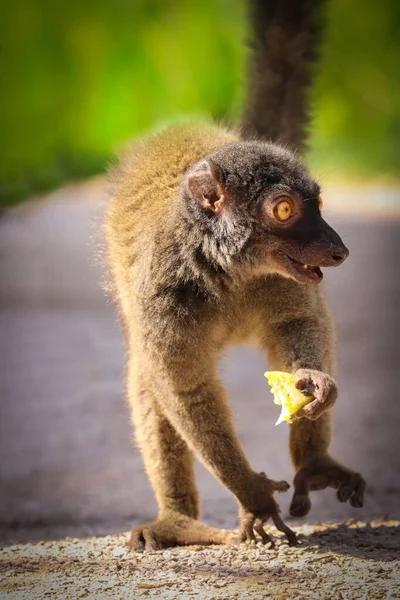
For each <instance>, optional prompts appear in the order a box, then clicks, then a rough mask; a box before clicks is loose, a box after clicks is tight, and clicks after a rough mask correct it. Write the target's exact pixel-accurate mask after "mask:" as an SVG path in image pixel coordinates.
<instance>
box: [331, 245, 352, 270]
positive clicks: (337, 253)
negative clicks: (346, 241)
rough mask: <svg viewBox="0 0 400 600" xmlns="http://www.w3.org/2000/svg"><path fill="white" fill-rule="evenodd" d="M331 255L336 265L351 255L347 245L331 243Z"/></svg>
mask: <svg viewBox="0 0 400 600" xmlns="http://www.w3.org/2000/svg"><path fill="white" fill-rule="evenodd" d="M329 254H330V257H331V259H332V261H333V263H334V266H335V267H336V266H339V265H341V264H342V262H344V261H345V260H346V258H347V257H348V255H349V251H348V249H347V248H346V246H344V245H342V244H333V243H332V244H331V247H330V249H329Z"/></svg>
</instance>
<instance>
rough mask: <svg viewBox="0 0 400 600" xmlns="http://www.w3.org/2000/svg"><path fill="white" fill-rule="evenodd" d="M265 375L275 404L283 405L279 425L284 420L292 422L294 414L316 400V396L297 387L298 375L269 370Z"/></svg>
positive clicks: (277, 423)
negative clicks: (307, 393)
mask: <svg viewBox="0 0 400 600" xmlns="http://www.w3.org/2000/svg"><path fill="white" fill-rule="evenodd" d="M265 377H266V378H267V379H268V383H269V385H270V386H271V392H272V394H273V395H274V402H275V404H278V406H281V407H282V409H281V414H280V415H279V418H278V420H277V422H276V423H275V425H279V423H283V421H286V423H292V417H293V415H295V414H296V413H297V412H298V411H299V410H300V409H301V408H303V406H305V405H306V404H309V403H310V402H311V401H312V400H314V396H308V395H306V394H303V393H302V392H301V391H300V390H299V389H298V388H297V387H296V375H292V374H291V373H283V372H282V371H267V372H266V373H265Z"/></svg>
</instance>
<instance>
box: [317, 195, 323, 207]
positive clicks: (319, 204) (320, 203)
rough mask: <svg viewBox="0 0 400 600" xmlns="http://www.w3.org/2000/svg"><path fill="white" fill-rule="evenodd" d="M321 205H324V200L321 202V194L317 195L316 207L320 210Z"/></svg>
mask: <svg viewBox="0 0 400 600" xmlns="http://www.w3.org/2000/svg"><path fill="white" fill-rule="evenodd" d="M323 205H324V202H323V200H322V198H321V196H318V208H319V210H320V211H321V210H322V207H323Z"/></svg>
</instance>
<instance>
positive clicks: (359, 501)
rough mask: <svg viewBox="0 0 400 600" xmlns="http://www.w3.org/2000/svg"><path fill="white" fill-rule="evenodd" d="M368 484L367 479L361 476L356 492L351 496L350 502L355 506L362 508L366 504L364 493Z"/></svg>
mask: <svg viewBox="0 0 400 600" xmlns="http://www.w3.org/2000/svg"><path fill="white" fill-rule="evenodd" d="M366 487H367V484H366V482H365V480H364V479H363V478H362V477H361V476H360V481H359V482H358V484H357V487H356V489H355V491H354V494H353V495H352V496H351V498H350V504H351V506H353V507H354V508H361V507H362V506H364V494H365V489H366Z"/></svg>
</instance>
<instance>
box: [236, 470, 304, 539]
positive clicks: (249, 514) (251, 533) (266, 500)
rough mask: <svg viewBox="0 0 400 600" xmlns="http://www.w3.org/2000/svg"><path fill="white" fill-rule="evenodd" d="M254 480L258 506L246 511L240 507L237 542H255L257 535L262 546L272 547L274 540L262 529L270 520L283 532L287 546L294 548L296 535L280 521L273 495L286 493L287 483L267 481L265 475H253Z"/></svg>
mask: <svg viewBox="0 0 400 600" xmlns="http://www.w3.org/2000/svg"><path fill="white" fill-rule="evenodd" d="M255 479H256V481H257V484H258V485H257V487H258V490H259V495H258V498H257V501H258V506H257V508H247V509H246V508H244V507H243V506H241V507H240V511H239V516H240V532H239V541H240V542H246V541H249V542H250V541H254V542H255V541H256V536H255V533H257V534H258V535H259V536H260V538H261V541H262V543H263V544H268V543H270V544H271V547H274V546H275V542H274V540H273V539H272V538H271V537H270V536H269V535H268V533H267V532H266V531H265V530H264V527H263V525H264V523H266V522H267V521H268V519H269V518H271V519H272V521H273V522H274V524H275V527H276V528H277V529H279V531H283V532H284V533H285V535H286V537H287V539H288V542H289V545H290V546H294V545H295V544H296V543H297V538H296V534H295V532H294V531H292V530H291V529H289V527H288V526H287V525H285V523H284V522H283V521H282V519H281V517H280V514H279V512H280V511H279V506H278V504H277V502H276V500H275V498H274V495H273V494H274V492H286V491H287V490H288V489H289V487H290V485H289V484H288V483H287V481H274V480H273V479H268V477H267V476H266V475H265V473H258V474H255ZM260 492H261V493H260Z"/></svg>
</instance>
